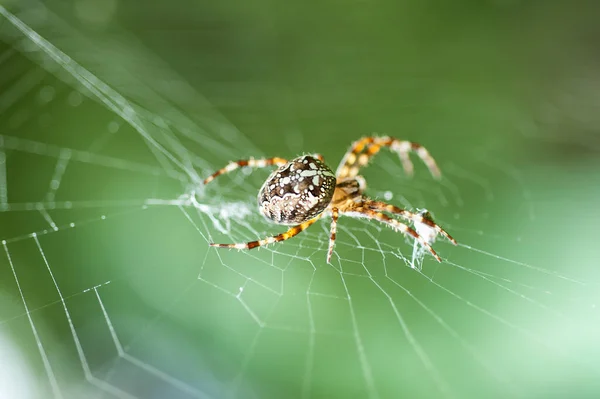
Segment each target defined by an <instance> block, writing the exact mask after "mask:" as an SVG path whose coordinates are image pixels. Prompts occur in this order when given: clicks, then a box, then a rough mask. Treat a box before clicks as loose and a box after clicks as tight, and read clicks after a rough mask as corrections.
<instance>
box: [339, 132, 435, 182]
mask: <svg viewBox="0 0 600 399" xmlns="http://www.w3.org/2000/svg"><path fill="white" fill-rule="evenodd" d="M382 147H389V148H390V149H391V150H392V151H394V152H395V153H397V154H398V156H399V157H400V161H401V162H402V167H403V168H404V171H405V172H406V173H407V174H409V175H410V174H412V173H413V164H412V162H411V161H410V158H409V153H410V152H413V151H414V152H416V153H417V155H418V156H419V158H421V160H422V161H423V162H424V163H425V165H427V168H428V169H429V171H430V172H431V174H432V175H433V177H435V178H436V179H439V178H440V177H441V173H440V169H439V168H438V166H437V164H436V162H435V160H434V159H433V157H432V156H431V155H430V154H429V151H427V149H426V148H425V147H423V146H422V145H421V144H418V143H414V142H412V141H406V140H399V139H397V138H394V137H363V138H362V139H359V140H357V141H355V142H354V143H353V144H352V146H351V147H350V149H349V150H348V152H347V153H346V155H344V157H343V158H342V161H341V162H340V165H339V167H338V169H337V172H336V175H337V176H338V178H340V179H343V178H347V177H355V176H356V175H357V174H358V172H359V170H360V168H361V167H363V166H365V165H367V164H368V163H369V160H370V159H371V158H372V157H373V156H374V155H376V154H377V153H378V152H379V150H380V149H381V148H382Z"/></svg>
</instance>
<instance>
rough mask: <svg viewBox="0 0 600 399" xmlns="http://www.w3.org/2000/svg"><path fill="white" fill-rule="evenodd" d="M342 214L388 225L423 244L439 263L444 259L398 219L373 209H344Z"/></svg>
mask: <svg viewBox="0 0 600 399" xmlns="http://www.w3.org/2000/svg"><path fill="white" fill-rule="evenodd" d="M341 212H342V213H343V214H345V215H348V216H351V217H356V218H364V217H366V218H368V219H373V220H377V221H378V222H381V223H384V224H387V225H388V226H390V227H392V228H393V229H394V230H396V231H400V232H401V233H403V234H406V235H410V236H412V237H413V238H414V239H415V240H417V241H418V242H419V244H421V245H422V246H423V247H425V248H426V249H427V250H428V251H429V252H430V253H431V254H432V255H433V257H434V258H435V259H437V261H438V262H441V261H442V259H441V258H440V257H439V255H438V254H437V253H436V252H435V251H434V250H433V248H431V245H429V243H428V242H427V241H426V240H425V239H424V238H423V237H421V236H420V235H419V233H417V232H416V231H415V230H413V229H412V228H410V227H409V226H407V225H406V224H404V223H402V222H399V221H397V220H396V219H393V218H391V217H389V216H388V215H386V214H384V213H381V212H376V211H373V210H371V209H368V208H364V207H355V208H350V209H348V210H343V209H342V210H341Z"/></svg>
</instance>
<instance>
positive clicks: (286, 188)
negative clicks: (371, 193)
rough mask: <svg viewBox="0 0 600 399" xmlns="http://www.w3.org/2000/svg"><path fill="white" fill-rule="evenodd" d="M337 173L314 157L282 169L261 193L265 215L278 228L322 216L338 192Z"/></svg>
mask: <svg viewBox="0 0 600 399" xmlns="http://www.w3.org/2000/svg"><path fill="white" fill-rule="evenodd" d="M335 183H336V178H335V175H334V173H333V171H332V170H331V169H330V168H329V167H328V166H327V165H325V164H324V163H323V162H321V161H320V160H318V159H317V158H315V157H313V156H311V155H304V156H301V157H298V158H295V159H293V160H291V161H289V162H288V163H286V164H285V165H283V166H281V167H279V168H278V169H277V170H276V171H274V172H273V173H272V174H271V176H269V178H268V179H267V181H266V182H265V184H263V186H262V187H261V189H260V192H259V193H258V206H259V208H260V211H261V213H262V214H263V215H264V216H265V217H266V218H267V219H269V220H272V221H273V222H275V223H278V224H287V225H295V224H300V223H302V222H305V221H307V220H310V219H312V218H314V217H315V216H317V215H319V214H320V213H321V212H323V211H324V210H325V208H327V206H328V205H329V203H330V202H331V199H332V197H333V193H334V191H335Z"/></svg>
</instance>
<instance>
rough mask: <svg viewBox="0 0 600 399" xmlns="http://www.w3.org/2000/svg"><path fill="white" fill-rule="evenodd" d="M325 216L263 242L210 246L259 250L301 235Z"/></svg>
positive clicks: (213, 245)
mask: <svg viewBox="0 0 600 399" xmlns="http://www.w3.org/2000/svg"><path fill="white" fill-rule="evenodd" d="M322 215H323V214H320V215H318V216H317V217H315V218H313V219H310V220H307V221H306V222H304V223H301V224H299V225H297V226H293V227H292V228H290V229H289V230H288V231H286V232H285V233H281V234H278V235H276V236H272V237H267V238H265V239H262V240H258V241H250V242H247V243H239V244H214V243H210V244H208V245H210V246H211V247H219V248H235V249H252V248H257V247H261V246H263V245H268V244H272V243H274V242H279V241H285V240H288V239H290V238H292V237H294V236H296V235H298V234H300V233H301V232H302V231H304V230H306V229H307V228H308V227H309V226H310V225H312V224H313V223H314V222H316V221H317V220H319V218H320V217H321V216H322Z"/></svg>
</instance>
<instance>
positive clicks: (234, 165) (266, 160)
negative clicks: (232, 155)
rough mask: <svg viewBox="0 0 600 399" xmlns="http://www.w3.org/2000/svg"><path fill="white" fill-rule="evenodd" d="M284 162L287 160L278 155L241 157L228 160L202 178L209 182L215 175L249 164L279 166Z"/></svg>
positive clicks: (255, 166) (254, 166) (259, 166)
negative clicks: (224, 164)
mask: <svg viewBox="0 0 600 399" xmlns="http://www.w3.org/2000/svg"><path fill="white" fill-rule="evenodd" d="M285 163H287V160H285V159H283V158H279V157H273V158H263V159H252V158H250V159H241V160H239V161H233V162H229V163H228V164H227V166H225V167H224V168H222V169H219V170H217V171H216V172H215V173H213V174H212V175H210V176H208V177H207V178H206V179H205V180H204V184H208V183H210V182H211V181H213V180H214V179H215V178H216V177H217V176H220V175H222V174H225V173H229V172H231V171H234V170H236V169H238V168H242V167H244V166H249V167H251V168H264V167H267V166H271V165H277V166H281V165H284V164H285Z"/></svg>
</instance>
